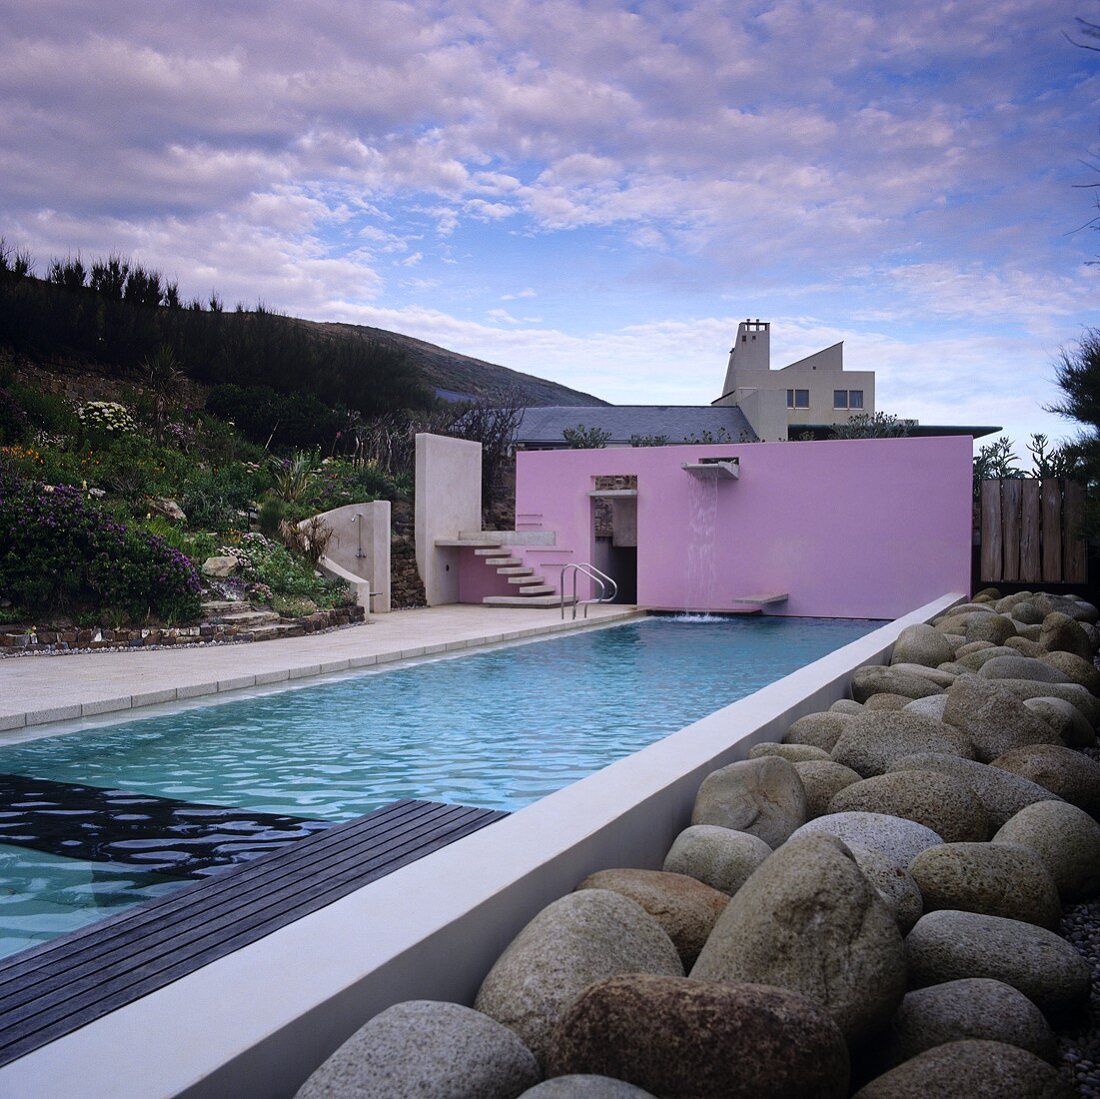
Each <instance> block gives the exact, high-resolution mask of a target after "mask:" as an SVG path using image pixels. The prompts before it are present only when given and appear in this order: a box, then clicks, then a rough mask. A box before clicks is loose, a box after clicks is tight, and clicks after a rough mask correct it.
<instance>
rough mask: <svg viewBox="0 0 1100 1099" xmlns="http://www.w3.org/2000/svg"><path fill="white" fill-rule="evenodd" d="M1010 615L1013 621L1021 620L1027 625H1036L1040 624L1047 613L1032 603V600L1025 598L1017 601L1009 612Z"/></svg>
mask: <svg viewBox="0 0 1100 1099" xmlns="http://www.w3.org/2000/svg"><path fill="white" fill-rule="evenodd" d="M1008 617H1009V618H1011V619H1012V621H1013V622H1020V623H1022V624H1023V625H1025V626H1035V625H1038V624H1040V623H1041V622H1042V621H1043V619H1044V618H1045V617H1046V615H1044V614H1043V612H1042V611H1041V610H1040V609H1039V608H1038V606H1036V605H1035V604H1034V603H1032V602H1031V601H1030V600H1027V599H1025V600H1023V601H1022V602H1020V603H1017V604H1016V605H1015V606H1014V607H1013V608H1012V610H1010V611H1009V612H1008Z"/></svg>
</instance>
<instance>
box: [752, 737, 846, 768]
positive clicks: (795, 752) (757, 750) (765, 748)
mask: <svg viewBox="0 0 1100 1099" xmlns="http://www.w3.org/2000/svg"><path fill="white" fill-rule="evenodd" d="M761 756H779V758H780V759H785V760H786V761H787V762H788V763H805V762H806V761H807V760H810V759H832V756H830V755H829V753H828V752H826V751H825V749H824V748H815V747H814V746H813V745H812V744H775V743H773V742H772V741H768V740H766V741H764V742H763V743H762V744H756V745H753V747H752V748H750V749H749V759H759V758H760V757H761Z"/></svg>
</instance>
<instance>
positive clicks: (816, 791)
mask: <svg viewBox="0 0 1100 1099" xmlns="http://www.w3.org/2000/svg"><path fill="white" fill-rule="evenodd" d="M794 769H795V770H796V771H797V772H798V777H799V778H800V779H801V780H802V788H803V789H804V790H805V791H806V816H807V819H809V820H813V819H814V817H820V816H823V815H824V814H825V813H827V812H828V811H829V802H830V801H832V800H833V797H834V796H835V795H836V794H837V792H838V791H840V790H843V789H844V787H845V786H851V785H852V783H853V782H859V781H860V776H859V774H858V772H856V771H853V770H852V769H851V767H845V766H844V764H843V763H834V762H833V761H832V760H827V761H826V760H816V759H815V760H810V761H808V762H806V763H796V764H795V765H794Z"/></svg>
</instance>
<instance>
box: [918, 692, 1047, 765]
mask: <svg viewBox="0 0 1100 1099" xmlns="http://www.w3.org/2000/svg"><path fill="white" fill-rule="evenodd" d="M1000 682H1013V681H1012V680H1004V681H999V682H998V683H996V684H995V683H992V682H990V681H988V680H984V679H981V678H979V677H978V676H976V675H964V676H960V677H959V678H958V679H957V680H955V682H954V683H953V684H952V685H951V688H950V690H948V692H947V705H946V706H945V707H944V711H943V719H944V721H945V722H946V723H947V724H949V725H953V726H955V727H956V728H957V729H961V730H962V731H963V732H964V733H965V734H966V735H967V737H968V738H969V740H970V742H971V744H973V746H974V752H973V755H974V756H975V757H976V758H977V759H979V760H980V761H981V762H982V763H988V762H989V761H990V760H991V759H996V758H997V756H999V755H1003V754H1004V753H1005V752H1007V751H1009V750H1010V749H1012V748H1019V747H1020V746H1021V745H1024V744H1049V743H1050V742H1051V741H1052V740H1054V739H1056V737H1057V734H1056V733H1055V732H1054V730H1053V729H1052V728H1051V727H1050V726H1049V725H1048V724H1047V723H1046V722H1045V721H1043V720H1042V719H1041V718H1038V717H1036V716H1035V714H1033V713H1032V712H1031V711H1030V710H1029V709H1028V708H1027V707H1026V706H1025V705H1024V704H1023V702H1022V701H1021V700H1020V699H1018V698H1016V697H1014V696H1013V695H1012V693H1011V692H1009V691H1006V690H1004V689H1003V688H1002V687H1001V686H1000ZM1046 686H1048V685H1046V684H1044V688H1045V687H1046ZM935 750H936V749H934V748H932V749H920V748H918V749H914V751H935ZM945 754H950V753H945ZM955 754H956V755H962V754H963V753H961V752H957V753H955Z"/></svg>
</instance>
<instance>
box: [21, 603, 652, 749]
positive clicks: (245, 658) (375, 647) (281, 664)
mask: <svg viewBox="0 0 1100 1099" xmlns="http://www.w3.org/2000/svg"><path fill="white" fill-rule="evenodd" d="M641 614H644V612H643V611H639V610H638V609H637V608H636V607H633V606H626V605H623V606H616V605H610V604H605V605H593V606H590V607H589V608H588V618H587V620H586V619H583V618H580V617H579V616H578V618H577V619H576V621H573V620H571V619H570V617H569V614H568V613H567V614H566V617H565V620H564V621H563V620H562V618H561V615H560V612H559V611H558V610H557V609H556V608H545V607H539V608H524V607H484V606H477V605H466V604H453V605H450V606H441V607H423V608H420V609H418V610H407V611H394V612H392V613H390V614H385V615H377V616H375V617H374V618H372V620H371V621H370V622H369V623H367V624H365V625H361V626H350V627H347V628H346V629H341V630H334V631H332V632H331V633H323V634H313V635H311V636H308V637H293V638H285V639H281V640H277V641H262V642H253V643H248V644H236V645H196V646H189V647H186V648H173V649H151V650H137V651H125V650H123V651H106V650H103V651H99V652H90V653H63V654H57V655H39V656H22V657H8V658H5V659H3V660H0V730H5V731H13V733H14V735H13V736H11V737H5V738H4V740H5V741H7V742H9V743H10V742H11V741H13V740H15V739H18V738H19V734H18V730H23V729H26V728H27V727H28V726H35V725H44V724H47V723H52V722H57V721H71V720H74V719H80V718H88V717H96V716H98V715H101V714H110V713H116V712H119V711H124V710H130V709H137V708H139V707H144V706H152V705H157V704H159V703H172V702H179V701H184V700H186V699H190V698H198V697H201V696H203V695H212V694H223V693H226V692H229V691H236V690H247V689H248V688H250V687H258V686H264V685H268V684H277V683H282V682H286V681H288V680H295V679H308V678H313V677H316V676H321V675H329V674H332V673H336V672H345V671H349V670H353V669H356V668H370V667H373V666H374V665H376V664H384V663H391V662H396V661H401V660H412V659H415V658H416V657H421V656H430V655H433V654H435V653H443V652H456V651H459V650H463V649H478V648H483V647H485V646H489V645H497V644H502V643H505V642H514V641H523V640H527V639H532V638H536V637H540V636H544V635H550V634H557V633H563V632H568V631H574V630H578V629H589V628H592V627H594V626H604V625H609V624H610V623H612V622H621V621H625V620H626V619H628V618H634V617H637V616H639V615H641Z"/></svg>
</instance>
